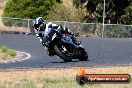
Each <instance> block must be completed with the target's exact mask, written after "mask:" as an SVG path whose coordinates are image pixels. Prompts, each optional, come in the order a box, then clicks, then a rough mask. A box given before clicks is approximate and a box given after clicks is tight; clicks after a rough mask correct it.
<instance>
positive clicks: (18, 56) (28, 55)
mask: <svg viewBox="0 0 132 88" xmlns="http://www.w3.org/2000/svg"><path fill="white" fill-rule="evenodd" d="M16 52H17V54H18V53H19V55H17V56H16V57H15V58H13V59H10V60H4V61H1V62H0V63H9V62H12V63H15V62H20V61H24V60H27V59H30V58H31V54H29V53H26V52H21V51H16ZM23 54H24V55H25V56H26V57H25V58H22V57H23V56H22V55H23Z"/></svg>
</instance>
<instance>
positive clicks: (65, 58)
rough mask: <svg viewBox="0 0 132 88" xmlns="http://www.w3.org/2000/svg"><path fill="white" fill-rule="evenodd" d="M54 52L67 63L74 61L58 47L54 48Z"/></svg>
mask: <svg viewBox="0 0 132 88" xmlns="http://www.w3.org/2000/svg"><path fill="white" fill-rule="evenodd" d="M54 51H55V52H56V54H57V55H58V56H59V57H60V58H61V59H63V60H64V61H65V62H71V61H72V58H70V57H69V56H66V55H65V54H64V53H62V52H61V50H60V49H59V47H58V46H57V45H55V46H54Z"/></svg>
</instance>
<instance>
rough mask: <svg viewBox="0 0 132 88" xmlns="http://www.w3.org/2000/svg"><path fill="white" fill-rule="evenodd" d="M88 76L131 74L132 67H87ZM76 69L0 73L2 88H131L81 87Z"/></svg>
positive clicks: (119, 87)
mask: <svg viewBox="0 0 132 88" xmlns="http://www.w3.org/2000/svg"><path fill="white" fill-rule="evenodd" d="M84 69H85V70H86V72H87V73H88V74H130V75H132V72H131V71H132V66H127V67H105V68H98V67H87V68H84ZM76 74H77V68H74V69H64V68H63V69H50V68H49V69H27V70H4V71H1V72H0V78H1V79H0V88H131V87H132V82H131V83H129V84H86V85H84V86H80V85H79V84H77V82H76V80H75V76H76Z"/></svg>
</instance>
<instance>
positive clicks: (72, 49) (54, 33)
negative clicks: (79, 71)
mask: <svg viewBox="0 0 132 88" xmlns="http://www.w3.org/2000/svg"><path fill="white" fill-rule="evenodd" d="M70 36H71V35H65V37H64V36H63V35H62V34H60V32H59V31H58V30H55V29H54V30H49V32H48V33H47V34H45V37H44V38H43V39H42V41H43V42H44V44H45V46H46V47H48V50H49V52H50V56H54V55H57V56H59V57H60V58H61V59H63V60H64V61H65V62H71V61H72V59H79V60H80V61H87V59H88V54H87V52H86V51H85V49H84V48H83V46H82V45H81V42H79V43H78V44H74V43H73V42H72V39H71V37H70Z"/></svg>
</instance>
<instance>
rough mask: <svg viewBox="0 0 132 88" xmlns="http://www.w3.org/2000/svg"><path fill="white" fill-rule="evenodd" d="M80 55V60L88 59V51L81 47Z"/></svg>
mask: <svg viewBox="0 0 132 88" xmlns="http://www.w3.org/2000/svg"><path fill="white" fill-rule="evenodd" d="M80 52H81V57H80V58H79V60H80V61H87V60H88V53H87V52H86V50H85V49H81V50H80Z"/></svg>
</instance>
